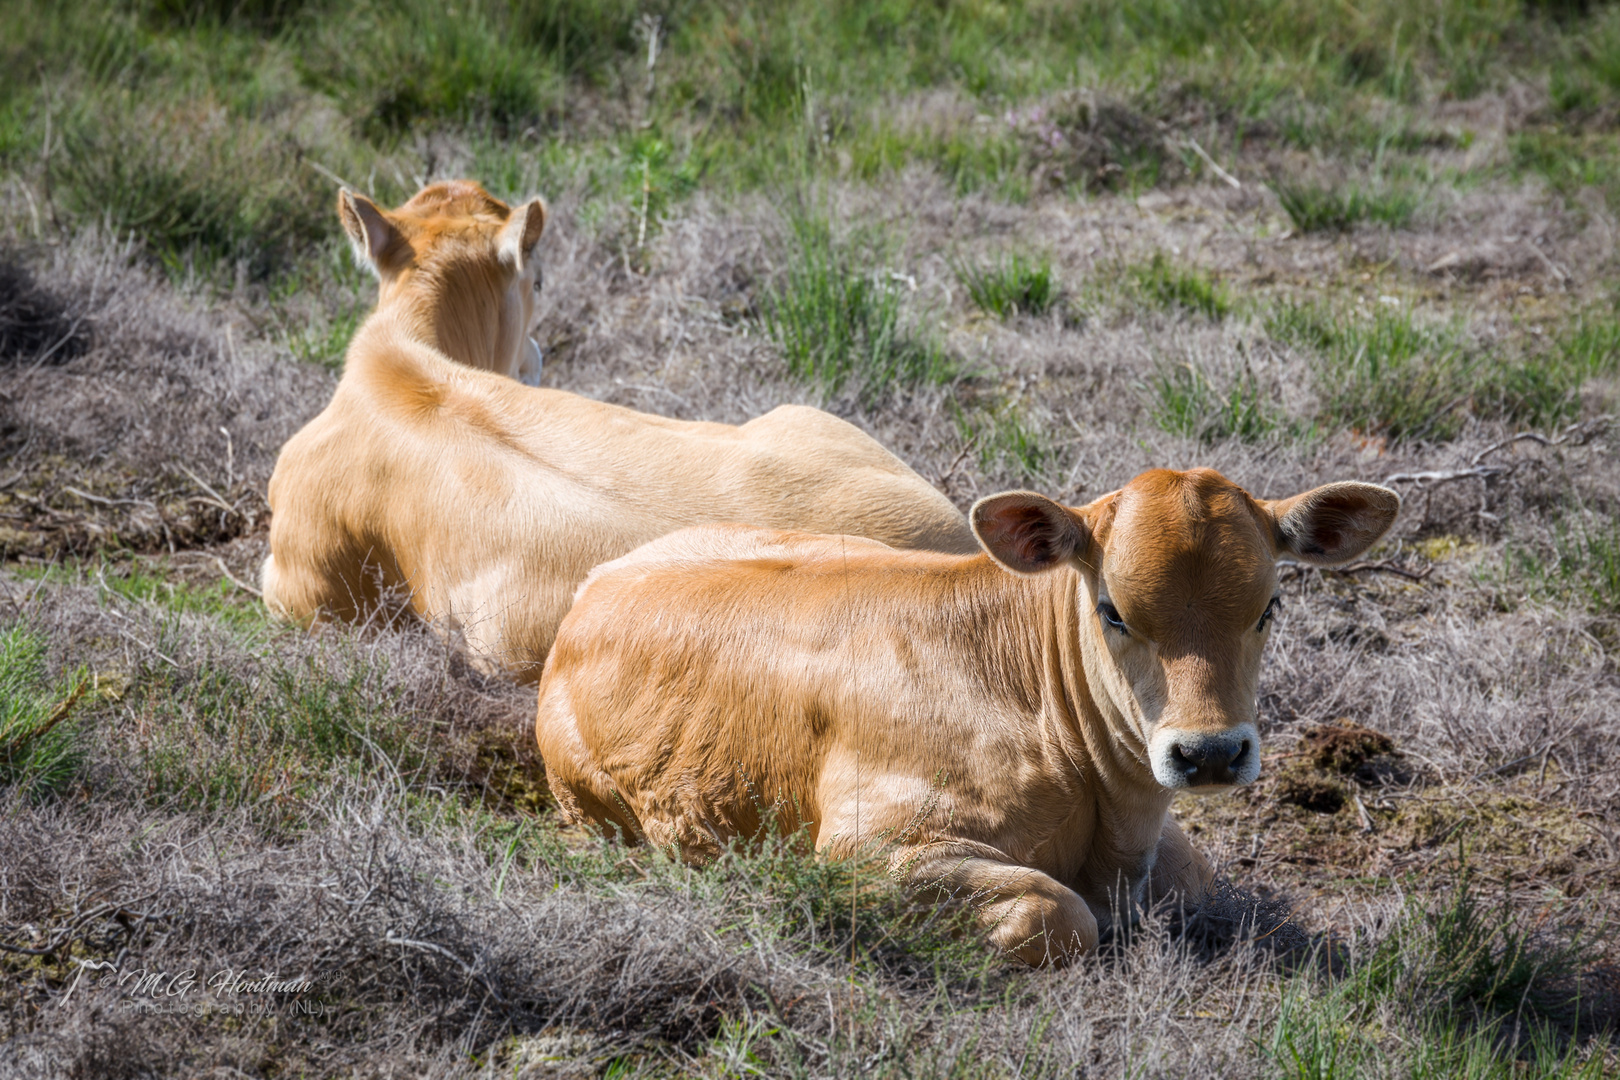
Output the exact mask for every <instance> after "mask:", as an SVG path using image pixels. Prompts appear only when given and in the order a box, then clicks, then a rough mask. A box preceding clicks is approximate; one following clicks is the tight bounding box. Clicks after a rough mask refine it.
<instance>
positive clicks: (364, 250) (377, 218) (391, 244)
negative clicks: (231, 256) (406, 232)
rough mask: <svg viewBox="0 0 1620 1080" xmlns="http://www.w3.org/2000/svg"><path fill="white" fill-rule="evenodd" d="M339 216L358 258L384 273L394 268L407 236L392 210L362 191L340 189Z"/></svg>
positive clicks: (378, 272) (380, 273)
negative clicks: (395, 219)
mask: <svg viewBox="0 0 1620 1080" xmlns="http://www.w3.org/2000/svg"><path fill="white" fill-rule="evenodd" d="M338 219H339V220H340V221H342V222H343V231H344V232H346V233H348V234H349V243H351V244H353V245H354V255H355V258H357V259H359V260H360V261H361V262H363V263H365V264H366V265H368V266H370V267H371V269H372V270H373V271H375V272H376V273H377V275H378V276H379V277H380V276H381V275H382V274H383V273H384V271H388V270H392V269H394V267H393V265H392V264H393V260H394V258H395V257H396V256H397V255H398V253H399V249H400V247H401V246H402V245H403V244H404V243H405V238H404V237H403V236H401V235H400V232H399V230H398V229H397V228H395V227H394V223H393V222H392V221H390V220H389V218H388V212H387V211H385V210H383V209H382V207H380V206H378V205H377V204H376V203H374V202H372V201H371V200H370V199H368V198H366V197H365V196H364V195H362V194H360V193H359V192H358V191H348V190H344V191H340V192H338Z"/></svg>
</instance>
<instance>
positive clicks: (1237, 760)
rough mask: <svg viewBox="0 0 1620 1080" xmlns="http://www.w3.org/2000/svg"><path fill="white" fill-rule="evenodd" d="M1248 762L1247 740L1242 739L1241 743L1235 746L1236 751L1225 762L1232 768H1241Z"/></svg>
mask: <svg viewBox="0 0 1620 1080" xmlns="http://www.w3.org/2000/svg"><path fill="white" fill-rule="evenodd" d="M1248 763H1249V740H1248V739H1244V740H1243V744H1242V745H1241V746H1239V747H1238V748H1237V752H1236V753H1234V754H1233V755H1232V757H1231V760H1229V761H1228V762H1227V764H1228V765H1230V766H1231V767H1232V768H1234V769H1241V768H1243V766H1245V765H1247V764H1248Z"/></svg>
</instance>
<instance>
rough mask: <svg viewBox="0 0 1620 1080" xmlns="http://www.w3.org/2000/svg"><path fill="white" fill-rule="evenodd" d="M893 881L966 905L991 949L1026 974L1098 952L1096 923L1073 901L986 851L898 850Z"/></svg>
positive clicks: (959, 847) (1032, 872) (969, 846)
mask: <svg viewBox="0 0 1620 1080" xmlns="http://www.w3.org/2000/svg"><path fill="white" fill-rule="evenodd" d="M889 869H890V872H891V873H892V874H894V875H895V876H896V877H898V878H901V879H902V880H905V881H908V882H909V883H910V884H912V885H914V886H916V887H918V888H920V889H923V890H925V891H928V892H932V893H935V894H937V895H938V896H940V898H941V899H951V900H956V901H959V902H962V903H966V904H968V905H970V906H971V907H972V908H973V910H974V913H975V915H977V917H978V920H979V924H980V925H981V926H984V927H986V928H987V929H988V930H989V938H990V943H991V944H992V945H994V946H996V947H997V948H999V949H1001V950H1003V951H1004V952H1009V953H1011V954H1012V955H1014V956H1016V957H1018V959H1020V960H1022V961H1023V962H1024V963H1026V964H1029V965H1030V966H1032V967H1036V966H1040V965H1042V964H1061V963H1064V962H1066V961H1068V960H1071V959H1073V958H1074V957H1076V956H1079V955H1081V954H1082V953H1087V952H1090V951H1091V950H1093V949H1095V948H1096V947H1097V934H1098V930H1097V919H1096V917H1095V916H1094V915H1092V913H1091V909H1090V908H1089V907H1087V906H1086V902H1085V900H1083V899H1081V897H1080V894H1079V893H1077V892H1075V891H1074V890H1073V889H1070V888H1069V887H1068V886H1066V885H1063V884H1061V883H1060V882H1059V881H1058V880H1057V879H1056V878H1053V877H1051V876H1050V875H1048V874H1045V873H1042V872H1041V871H1039V870H1036V869H1034V868H1033V867H1029V866H1020V865H1019V864H1017V863H1015V862H1013V861H1012V860H1011V859H1009V858H1008V857H1007V856H1006V855H1004V854H1003V853H1001V852H1000V851H997V850H996V849H995V848H992V847H990V846H988V845H986V844H978V843H974V842H972V841H967V840H945V841H936V842H934V843H931V844H922V845H919V846H916V847H909V848H901V849H900V850H899V851H897V852H895V854H894V855H893V856H892V858H891V859H890V861H889Z"/></svg>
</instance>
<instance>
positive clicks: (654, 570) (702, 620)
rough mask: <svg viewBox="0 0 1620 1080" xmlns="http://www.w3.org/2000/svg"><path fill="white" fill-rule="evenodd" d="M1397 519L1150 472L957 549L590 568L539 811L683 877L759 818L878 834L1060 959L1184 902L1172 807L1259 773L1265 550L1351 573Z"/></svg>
mask: <svg viewBox="0 0 1620 1080" xmlns="http://www.w3.org/2000/svg"><path fill="white" fill-rule="evenodd" d="M1399 505H1400V503H1399V498H1398V497H1397V496H1396V495H1395V493H1394V492H1392V491H1389V490H1387V489H1385V488H1382V487H1377V486H1374V485H1371V484H1361V483H1339V484H1329V485H1327V486H1325V487H1320V488H1316V489H1314V490H1312V491H1309V492H1306V493H1305V494H1303V495H1299V496H1296V497H1294V498H1292V499H1284V500H1280V501H1275V502H1266V501H1260V500H1255V499H1252V498H1251V497H1250V496H1249V495H1248V494H1247V493H1245V492H1244V491H1243V490H1242V489H1240V488H1238V487H1236V486H1234V485H1233V484H1231V483H1230V482H1228V481H1227V480H1226V479H1224V478H1223V477H1221V476H1220V475H1219V474H1218V473H1215V472H1212V471H1209V470H1195V471H1192V472H1171V471H1167V470H1159V471H1154V472H1149V473H1144V474H1143V475H1142V476H1139V477H1137V478H1136V479H1135V480H1133V481H1132V482H1131V483H1130V484H1128V485H1127V486H1126V487H1124V488H1122V489H1121V490H1119V491H1116V492H1113V493H1111V494H1109V495H1105V496H1103V497H1102V498H1100V499H1098V500H1096V501H1095V502H1093V503H1091V504H1089V505H1087V506H1083V507H1079V508H1073V509H1071V508H1067V507H1063V506H1060V505H1059V504H1057V503H1055V502H1052V501H1051V500H1049V499H1046V498H1044V497H1042V496H1040V495H1035V494H1032V493H1028V492H1010V493H1007V494H1002V495H995V496H991V497H990V498H987V499H984V500H981V501H980V502H979V503H978V504H977V505H975V506H974V508H973V513H972V520H973V527H974V531H975V533H976V534H977V536H978V539H979V542H980V543H981V544H982V546H983V549H984V550H983V552H982V553H981V554H978V555H973V556H963V555H942V554H933V553H922V552H901V551H895V550H893V549H891V548H888V547H885V546H884V545H882V544H878V543H873V542H871V541H869V540H862V539H858V538H856V537H847V536H811V535H807V534H804V533H792V532H776V531H770V530H764V529H753V528H744V527H733V526H708V527H700V528H694V529H688V530H685V531H683V532H680V533H676V534H674V535H671V536H667V537H665V538H663V539H661V540H657V541H655V542H653V543H650V544H647V545H646V546H644V547H642V548H640V549H639V550H637V551H635V552H632V553H631V554H629V555H627V556H625V557H624V558H622V559H619V560H617V561H615V562H612V563H609V564H607V565H605V566H602V567H600V568H598V569H596V570H595V571H593V572H592V574H591V576H590V577H589V579H588V580H587V581H586V583H585V585H584V586H583V587H582V588H581V589H580V594H579V597H578V599H577V600H576V602H575V605H574V608H573V610H572V611H571V612H570V613H569V615H568V616H567V618H566V619H564V620H563V624H562V626H561V628H560V630H559V632H558V636H557V641H556V645H555V647H554V649H553V651H552V654H551V657H550V659H549V660H548V661H547V664H546V671H545V675H544V677H543V679H542V680H541V684H540V692H539V713H538V717H537V720H536V735H537V737H538V740H539V744H540V752H541V755H542V756H543V757H544V759H545V762H546V771H547V775H548V777H549V779H550V783H551V788H552V791H553V792H555V794H556V796H557V799H558V802H559V803H560V805H561V807H562V810H563V814H564V816H565V817H567V818H569V819H571V820H583V821H589V822H593V823H595V824H596V825H598V826H599V827H602V828H603V829H604V831H607V832H621V833H623V834H624V835H626V836H627V837H631V838H639V837H645V838H646V839H647V840H650V841H651V842H653V843H655V844H659V845H673V846H676V847H678V848H679V850H680V851H681V852H682V853H683V855H684V856H685V857H687V858H688V859H692V860H694V861H704V860H707V859H709V858H712V857H713V856H714V855H715V854H717V852H718V851H719V850H720V848H721V847H722V846H723V845H724V844H726V843H727V842H728V841H729V840H730V839H731V838H732V837H736V836H750V835H753V834H755V833H756V832H757V831H758V830H759V829H760V827H761V823H762V821H764V820H767V816H766V808H767V806H773V807H774V810H775V813H774V815H772V817H771V820H774V821H775V822H776V824H777V826H778V827H779V828H781V829H782V830H783V831H784V832H787V831H792V830H794V829H797V828H799V827H801V826H802V827H803V828H804V829H805V830H806V831H807V833H808V835H809V837H810V839H811V841H812V842H813V843H814V844H815V847H816V849H817V850H818V851H820V852H823V853H827V854H833V855H841V854H848V853H850V852H851V851H852V850H854V849H855V848H856V847H857V846H858V845H860V844H863V843H867V842H870V841H873V840H875V839H880V838H883V839H887V840H888V841H889V842H891V843H895V844H897V848H896V850H895V852H894V855H893V858H892V860H891V864H890V865H891V870H893V871H894V872H895V873H896V874H897V875H899V876H903V877H905V878H908V879H909V880H910V881H912V882H913V883H914V884H918V885H922V886H928V887H932V888H935V889H937V890H939V891H941V892H943V893H946V894H950V895H953V896H956V897H961V898H966V899H968V900H969V901H970V902H972V903H974V904H975V905H976V907H977V911H978V915H979V917H980V919H981V920H982V922H983V923H984V924H985V925H986V926H987V927H988V928H989V936H990V939H991V941H992V942H994V943H995V944H996V945H998V946H999V947H1001V948H1002V949H1005V950H1008V951H1010V952H1013V953H1015V954H1016V955H1018V956H1019V957H1020V958H1022V959H1023V960H1025V961H1026V962H1029V963H1032V964H1034V963H1042V962H1046V961H1051V960H1061V959H1065V958H1068V957H1070V956H1073V955H1076V954H1078V953H1082V952H1085V951H1088V950H1090V949H1092V948H1094V947H1095V946H1096V944H1097V941H1098V937H1099V934H1100V933H1101V932H1102V930H1103V929H1105V928H1106V926H1107V924H1108V921H1109V918H1110V914H1109V913H1110V912H1111V911H1132V912H1134V910H1135V909H1136V905H1137V904H1139V903H1141V902H1142V901H1143V900H1144V899H1145V898H1146V897H1148V896H1155V897H1157V896H1164V895H1169V894H1172V893H1174V894H1179V895H1181V896H1183V897H1186V898H1187V899H1189V900H1190V901H1192V902H1196V900H1197V899H1198V898H1199V897H1200V896H1201V895H1202V894H1203V893H1204V892H1205V890H1206V889H1207V887H1208V886H1209V884H1210V881H1211V871H1210V868H1209V865H1208V863H1207V862H1205V860H1204V859H1203V858H1202V857H1201V856H1200V855H1198V853H1197V852H1195V851H1194V850H1193V849H1192V847H1191V846H1190V845H1189V843H1188V841H1187V839H1186V837H1185V836H1184V835H1183V834H1182V832H1181V831H1180V829H1179V828H1177V826H1176V825H1175V823H1174V822H1173V821H1172V820H1171V819H1170V818H1169V815H1168V811H1169V806H1170V802H1171V799H1172V797H1173V795H1174V793H1175V792H1176V791H1177V790H1181V789H1191V790H1194V791H1199V792H1208V791H1219V790H1225V789H1229V788H1231V787H1233V786H1235V785H1242V784H1247V783H1250V782H1252V781H1253V780H1254V778H1255V777H1256V776H1257V775H1258V774H1259V771H1260V743H1259V735H1258V732H1257V730H1256V724H1255V710H1256V690H1257V683H1258V679H1259V672H1260V658H1261V652H1262V650H1263V648H1264V646H1265V642H1266V639H1267V635H1268V632H1269V630H1270V626H1271V621H1272V614H1273V612H1274V611H1275V608H1276V603H1277V576H1276V571H1275V560H1276V558H1278V557H1280V556H1288V557H1291V558H1295V559H1300V560H1304V561H1307V562H1313V563H1324V564H1325V563H1333V562H1338V561H1342V560H1346V559H1351V558H1354V557H1356V556H1357V555H1359V554H1361V553H1362V552H1364V551H1366V550H1367V548H1369V547H1370V546H1371V545H1372V544H1373V543H1374V542H1376V541H1377V540H1378V538H1379V537H1380V536H1382V535H1383V533H1384V532H1385V531H1386V530H1387V529H1388V527H1389V525H1390V524H1391V522H1392V521H1393V520H1394V518H1395V514H1396V512H1397V510H1398V509H1399ZM857 824H858V828H857Z"/></svg>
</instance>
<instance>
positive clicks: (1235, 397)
mask: <svg viewBox="0 0 1620 1080" xmlns="http://www.w3.org/2000/svg"><path fill="white" fill-rule="evenodd" d="M1152 390H1153V419H1154V420H1155V421H1156V422H1157V423H1158V425H1159V427H1161V428H1163V429H1164V430H1165V431H1168V432H1170V433H1171V434H1172V435H1182V436H1185V437H1187V438H1190V439H1198V440H1199V441H1201V442H1204V443H1214V442H1219V441H1221V440H1223V439H1240V440H1242V441H1244V442H1256V441H1259V440H1261V439H1265V438H1267V437H1269V436H1271V435H1273V434H1276V433H1278V432H1281V431H1285V430H1287V429H1288V427H1289V425H1288V422H1287V419H1286V418H1285V417H1284V416H1283V415H1282V412H1281V410H1280V409H1279V408H1278V407H1277V405H1276V404H1275V403H1274V402H1273V400H1272V395H1271V394H1270V393H1268V392H1267V391H1266V390H1265V389H1264V388H1263V387H1261V386H1260V384H1259V381H1258V380H1257V379H1256V378H1255V377H1254V373H1253V372H1252V371H1249V370H1247V369H1245V370H1244V371H1243V372H1242V373H1241V374H1240V375H1238V377H1237V378H1236V379H1233V380H1232V381H1231V382H1230V383H1228V384H1227V385H1226V386H1224V387H1218V386H1216V385H1215V383H1214V382H1212V381H1211V379H1210V377H1209V376H1208V375H1206V374H1205V373H1204V372H1202V371H1200V370H1199V369H1198V368H1197V367H1195V366H1194V365H1192V364H1176V365H1174V366H1168V367H1164V368H1161V369H1160V371H1159V374H1158V375H1157V376H1155V378H1154V380H1153V383H1152Z"/></svg>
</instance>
